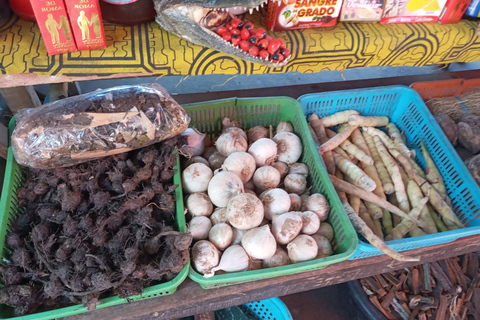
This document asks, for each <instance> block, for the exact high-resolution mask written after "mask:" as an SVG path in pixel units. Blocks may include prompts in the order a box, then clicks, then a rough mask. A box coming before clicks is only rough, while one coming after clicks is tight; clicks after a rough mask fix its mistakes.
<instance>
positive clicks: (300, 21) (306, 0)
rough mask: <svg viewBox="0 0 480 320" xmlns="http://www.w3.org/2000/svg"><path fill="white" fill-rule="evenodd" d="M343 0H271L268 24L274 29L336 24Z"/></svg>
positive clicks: (281, 29)
mask: <svg viewBox="0 0 480 320" xmlns="http://www.w3.org/2000/svg"><path fill="white" fill-rule="evenodd" d="M341 7H342V0H281V1H278V0H270V2H269V3H268V11H267V26H268V28H269V29H270V30H272V31H284V30H293V29H306V28H317V27H330V26H334V25H335V23H336V22H337V18H338V15H339V13H340V9H341Z"/></svg>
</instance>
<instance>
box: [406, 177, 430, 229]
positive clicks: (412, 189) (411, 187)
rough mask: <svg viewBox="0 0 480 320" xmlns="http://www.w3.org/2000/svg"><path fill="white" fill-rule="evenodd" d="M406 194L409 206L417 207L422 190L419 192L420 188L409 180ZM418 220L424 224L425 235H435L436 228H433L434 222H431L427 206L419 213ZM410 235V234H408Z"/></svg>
mask: <svg viewBox="0 0 480 320" xmlns="http://www.w3.org/2000/svg"><path fill="white" fill-rule="evenodd" d="M407 193H408V198H409V199H410V204H411V205H412V207H415V206H417V204H419V203H420V200H422V197H423V194H422V190H420V187H419V186H418V185H417V184H416V183H415V181H413V180H410V181H409V182H408V185H407ZM425 196H426V195H425ZM420 220H421V221H423V222H424V223H425V226H424V227H423V230H424V231H425V232H426V233H437V227H436V226H435V221H433V219H432V217H431V216H430V212H429V211H428V206H425V208H423V209H422V211H421V212H420ZM410 234H412V233H411V232H410ZM412 236H413V234H412Z"/></svg>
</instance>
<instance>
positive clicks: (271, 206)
mask: <svg viewBox="0 0 480 320" xmlns="http://www.w3.org/2000/svg"><path fill="white" fill-rule="evenodd" d="M262 168H266V167H262ZM260 200H262V204H263V210H264V214H265V218H267V219H269V220H272V217H273V216H274V215H277V214H282V213H285V212H288V211H289V210H290V205H291V202H290V197H289V196H288V193H287V192H286V191H285V190H283V189H278V188H277V189H270V190H267V191H265V192H263V193H262V194H261V195H260Z"/></svg>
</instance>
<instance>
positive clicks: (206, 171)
mask: <svg viewBox="0 0 480 320" xmlns="http://www.w3.org/2000/svg"><path fill="white" fill-rule="evenodd" d="M212 177H213V172H212V169H210V168H209V167H207V166H206V165H204V164H203V163H193V164H191V165H189V166H188V167H187V168H186V169H185V170H183V172H182V185H183V189H184V190H185V192H186V193H194V192H202V191H207V188H208V184H209V182H210V180H211V179H212Z"/></svg>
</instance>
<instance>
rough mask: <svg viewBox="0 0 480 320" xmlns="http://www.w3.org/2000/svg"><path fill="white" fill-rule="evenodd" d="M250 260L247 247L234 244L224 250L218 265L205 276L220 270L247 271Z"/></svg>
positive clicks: (206, 276)
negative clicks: (246, 250)
mask: <svg viewBox="0 0 480 320" xmlns="http://www.w3.org/2000/svg"><path fill="white" fill-rule="evenodd" d="M249 262H250V258H249V257H248V254H247V252H245V249H243V248H242V247H241V246H239V245H233V246H231V247H228V248H227V249H226V250H225V251H224V252H223V254H222V257H221V258H220V263H219V264H218V266H217V267H215V268H212V270H211V272H210V273H208V274H205V278H209V277H211V276H213V275H215V272H216V271H220V270H223V271H225V272H237V271H245V270H247V269H248V264H249Z"/></svg>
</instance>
